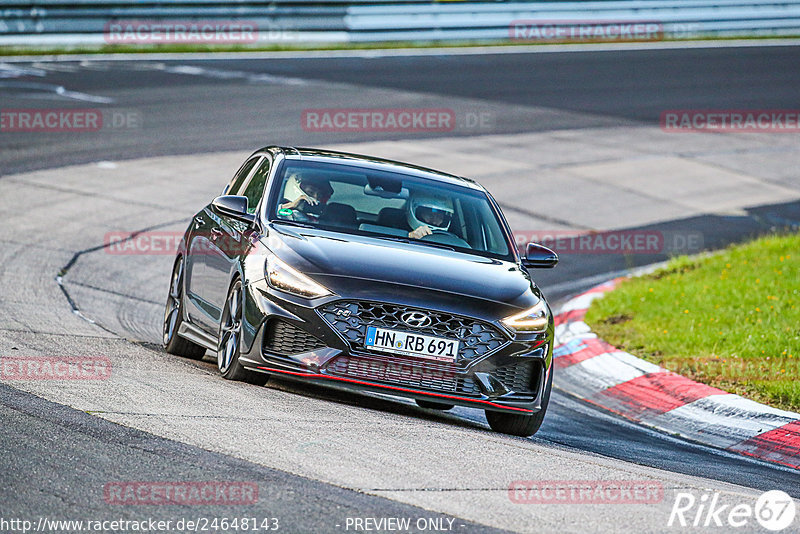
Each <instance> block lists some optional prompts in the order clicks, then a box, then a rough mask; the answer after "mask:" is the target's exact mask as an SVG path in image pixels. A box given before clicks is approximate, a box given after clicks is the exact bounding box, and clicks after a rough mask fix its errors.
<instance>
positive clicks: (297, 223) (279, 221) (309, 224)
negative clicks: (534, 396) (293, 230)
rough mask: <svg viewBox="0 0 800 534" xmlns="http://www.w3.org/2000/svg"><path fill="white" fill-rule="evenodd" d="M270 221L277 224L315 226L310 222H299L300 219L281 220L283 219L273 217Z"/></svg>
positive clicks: (302, 226) (303, 226)
mask: <svg viewBox="0 0 800 534" xmlns="http://www.w3.org/2000/svg"><path fill="white" fill-rule="evenodd" d="M270 222H271V223H278V224H285V225H287V226H298V227H300V228H316V226H314V225H313V224H311V223H306V222H301V221H290V220H283V219H273V220H271V221H270Z"/></svg>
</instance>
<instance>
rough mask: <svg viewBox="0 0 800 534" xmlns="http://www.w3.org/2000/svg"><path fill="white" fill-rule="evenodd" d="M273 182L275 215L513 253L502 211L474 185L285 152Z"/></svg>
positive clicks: (487, 252) (499, 254) (506, 256)
mask: <svg viewBox="0 0 800 534" xmlns="http://www.w3.org/2000/svg"><path fill="white" fill-rule="evenodd" d="M274 184H275V186H274V187H273V188H272V193H271V197H270V202H269V205H268V208H267V209H268V214H269V215H268V217H267V218H268V219H269V220H272V221H285V222H287V223H295V224H302V225H303V226H309V227H315V228H321V229H325V230H335V231H337V232H344V233H351V234H359V235H367V236H372V237H379V238H384V239H395V240H403V241H408V242H413V243H419V244H422V245H428V246H433V247H446V248H451V249H453V250H457V251H460V252H468V253H471V254H478V255H481V256H487V257H492V258H497V259H503V260H512V259H513V254H512V251H511V248H510V247H509V243H508V239H507V237H506V235H505V233H504V231H503V225H502V224H501V222H500V219H499V214H498V213H497V212H496V210H495V209H494V208H493V207H492V204H491V203H490V202H489V198H488V197H487V195H486V194H485V193H484V192H483V191H480V190H478V189H473V188H470V187H464V186H459V185H453V184H449V183H445V182H438V181H433V180H426V179H422V178H417V177H414V176H411V175H407V174H402V173H397V172H390V171H385V170H375V169H370V168H365V167H359V166H357V165H343V164H340V163H336V164H332V163H322V162H310V161H299V160H285V161H284V163H283V165H282V168H281V169H280V170H279V172H278V175H277V176H276V179H275V182H274Z"/></svg>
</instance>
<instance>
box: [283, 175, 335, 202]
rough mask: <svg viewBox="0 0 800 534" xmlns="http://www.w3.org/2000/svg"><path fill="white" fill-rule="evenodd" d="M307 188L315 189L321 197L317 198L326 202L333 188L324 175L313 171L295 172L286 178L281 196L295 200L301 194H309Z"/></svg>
mask: <svg viewBox="0 0 800 534" xmlns="http://www.w3.org/2000/svg"><path fill="white" fill-rule="evenodd" d="M309 188H314V189H316V190H317V191H318V192H319V195H321V197H322V198H318V199H317V200H324V202H327V201H328V199H329V198H330V196H331V195H332V194H333V188H332V187H331V184H330V182H328V180H327V179H326V178H325V177H324V176H321V175H319V174H316V173H313V172H295V173H294V174H292V175H291V177H290V178H289V179H288V180H286V186H285V187H284V188H283V198H285V199H286V200H289V201H293V200H297V199H298V198H300V197H301V196H302V195H306V194H309V190H310V189H309Z"/></svg>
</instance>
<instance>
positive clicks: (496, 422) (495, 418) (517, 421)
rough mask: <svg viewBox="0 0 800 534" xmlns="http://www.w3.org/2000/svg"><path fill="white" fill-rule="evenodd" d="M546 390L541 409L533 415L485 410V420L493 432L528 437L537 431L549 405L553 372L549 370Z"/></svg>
mask: <svg viewBox="0 0 800 534" xmlns="http://www.w3.org/2000/svg"><path fill="white" fill-rule="evenodd" d="M545 387H546V388H547V389H546V390H545V392H544V397H543V398H542V409H541V410H539V411H538V412H536V413H535V414H533V415H517V414H513V413H506V412H495V411H491V410H486V420H487V421H489V426H490V427H492V430H494V431H495V432H500V433H501V434H510V435H512V436H521V437H525V438H527V437H529V436H532V435H534V434H536V432H537V431H538V430H539V427H541V426H542V422H543V421H544V415H545V413H546V412H547V405H548V404H549V403H550V390H551V389H553V371H552V369H551V370H550V377H549V378H548V379H547V385H546V386H545Z"/></svg>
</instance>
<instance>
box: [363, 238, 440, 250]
mask: <svg viewBox="0 0 800 534" xmlns="http://www.w3.org/2000/svg"><path fill="white" fill-rule="evenodd" d="M370 237H377V238H380V239H387V240H389V241H397V242H398V243H408V244H411V245H426V246H429V247H434V248H441V249H444V250H452V251H453V252H455V250H456V249H454V248H453V247H451V246H450V245H444V244H442V243H436V242H435V241H422V240H421V239H411V238H410V237H396V236H393V235H381V234H374V235H373V234H371V235H370Z"/></svg>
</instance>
